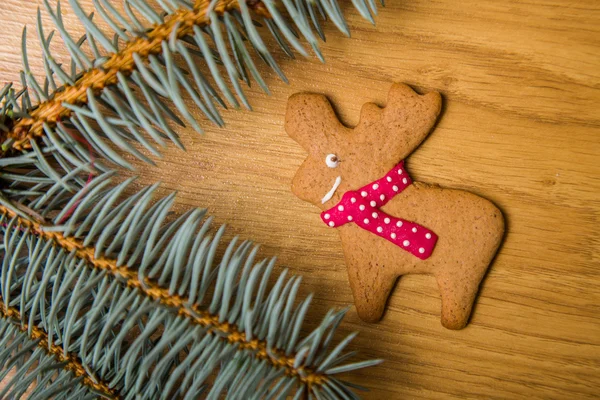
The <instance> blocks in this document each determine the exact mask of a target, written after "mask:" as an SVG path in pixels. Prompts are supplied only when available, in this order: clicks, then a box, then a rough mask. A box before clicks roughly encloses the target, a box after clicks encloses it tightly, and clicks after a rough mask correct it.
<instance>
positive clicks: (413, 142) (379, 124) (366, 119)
mask: <svg viewBox="0 0 600 400" xmlns="http://www.w3.org/2000/svg"><path fill="white" fill-rule="evenodd" d="M441 109H442V97H441V95H440V94H439V93H438V92H429V93H427V94H424V95H420V94H418V93H417V92H415V91H414V90H413V89H412V88H411V87H410V86H408V85H405V84H403V83H396V84H394V85H393V86H392V87H391V89H390V91H389V95H388V100H387V104H386V105H385V107H384V108H380V107H379V106H377V105H376V104H374V103H366V104H364V105H363V107H362V110H361V113H360V122H359V123H358V125H357V126H356V128H355V129H354V130H355V131H356V133H358V134H359V135H358V137H357V140H360V141H361V142H363V143H365V142H369V141H371V142H372V141H373V139H372V137H373V136H374V135H378V138H380V139H381V140H379V141H378V142H377V143H376V145H377V146H379V147H380V148H382V149H385V151H384V152H383V153H384V154H385V155H387V156H389V157H392V158H393V160H391V161H392V162H397V161H398V160H400V159H404V158H406V157H407V156H408V155H409V154H410V153H412V152H413V151H414V150H415V148H417V147H418V146H419V145H420V144H421V142H423V140H425V138H426V137H427V135H428V134H429V132H430V131H431V129H432V128H433V126H434V125H435V122H436V120H437V118H438V116H439V114H440V111H441ZM384 132H385V133H384Z"/></svg>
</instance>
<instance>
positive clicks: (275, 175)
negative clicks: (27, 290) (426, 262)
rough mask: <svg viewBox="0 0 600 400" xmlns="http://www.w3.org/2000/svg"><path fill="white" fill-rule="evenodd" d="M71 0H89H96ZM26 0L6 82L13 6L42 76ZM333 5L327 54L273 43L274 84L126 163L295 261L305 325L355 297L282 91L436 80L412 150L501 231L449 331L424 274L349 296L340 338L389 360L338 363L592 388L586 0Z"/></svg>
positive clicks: (596, 99) (594, 29)
mask: <svg viewBox="0 0 600 400" xmlns="http://www.w3.org/2000/svg"><path fill="white" fill-rule="evenodd" d="M49 1H50V3H51V4H55V0H49ZM111 2H113V3H114V4H117V5H120V4H121V2H120V0H111ZM80 3H81V4H82V6H83V7H84V8H85V9H86V10H90V11H91V10H92V1H91V0H81V1H80ZM38 5H41V0H38V1H35V2H31V1H23V0H4V1H3V2H2V6H3V12H2V13H1V14H0V22H1V26H2V29H0V80H1V81H3V82H7V81H14V82H18V81H19V74H18V71H19V68H20V64H21V55H20V54H21V49H20V43H21V41H20V36H21V30H22V27H23V25H24V24H27V25H28V28H29V32H30V33H29V35H30V49H31V53H30V55H29V63H30V64H31V66H32V69H33V71H34V73H35V74H36V76H38V77H39V76H41V75H42V74H43V65H42V62H41V59H40V58H39V57H38V56H37V51H38V50H39V46H38V45H37V43H36V40H35V29H33V26H34V24H35V19H36V8H37V6H38ZM343 5H344V7H345V10H348V12H349V19H348V24H349V26H350V28H351V31H352V38H345V37H343V36H342V35H341V34H339V33H338V32H337V30H336V29H335V28H334V27H333V26H332V24H331V23H326V24H325V35H326V36H327V42H326V43H325V44H323V45H322V46H321V47H322V51H323V54H324V57H325V59H326V61H327V62H326V64H322V63H321V62H319V61H318V60H317V59H316V58H315V57H313V58H309V59H305V58H302V57H297V58H296V59H295V60H293V61H292V60H289V59H287V58H286V57H285V56H284V55H283V54H281V53H277V54H275V58H276V60H277V61H278V62H279V63H280V65H281V67H282V69H283V70H284V71H285V73H286V75H287V76H288V78H289V80H290V84H289V85H286V84H284V83H283V82H281V81H279V80H278V79H277V77H276V76H275V75H274V74H272V73H266V74H265V79H266V81H267V83H268V84H269V86H270V88H271V92H272V95H271V96H266V95H264V94H263V93H262V92H261V91H260V88H258V87H257V85H253V87H252V88H250V89H249V90H247V91H246V93H247V95H248V99H249V101H250V103H251V104H252V106H253V108H254V111H253V112H248V111H226V112H224V114H223V118H224V120H225V121H226V124H227V126H226V128H225V130H223V129H219V128H217V127H215V126H212V125H211V124H210V122H208V121H206V120H201V124H202V126H203V127H204V128H205V130H206V133H205V135H203V136H201V135H198V134H197V133H196V132H194V131H193V129H191V128H186V129H181V128H178V132H179V133H180V134H181V137H182V140H183V142H184V144H185V145H186V147H187V150H188V151H187V152H182V151H181V150H179V149H177V148H175V147H174V146H171V147H169V148H167V149H166V150H165V153H164V158H163V159H160V160H157V166H156V167H153V166H149V165H144V164H142V163H136V164H135V165H136V167H137V168H138V170H137V171H136V172H135V173H130V175H133V174H136V175H140V183H144V184H151V183H154V182H156V181H158V180H161V181H162V182H163V188H164V189H165V190H177V191H179V194H178V197H177V207H178V208H177V210H178V211H179V212H183V211H186V210H189V208H190V207H194V206H203V207H208V208H209V211H210V213H211V214H212V215H214V217H215V223H216V224H220V223H224V222H227V223H228V226H229V230H228V235H229V236H228V237H229V238H230V237H231V236H233V235H239V236H240V237H241V238H243V239H245V238H252V239H254V240H256V241H257V242H258V243H261V244H262V247H261V251H260V252H259V255H262V256H271V255H277V256H278V257H279V263H278V266H277V271H281V269H282V268H283V267H289V268H290V272H292V273H294V274H301V275H303V282H302V285H301V289H300V290H301V293H300V294H301V295H302V294H303V295H306V294H308V293H311V292H312V293H314V294H315V297H314V300H313V305H312V306H311V309H310V310H309V312H308V315H307V318H306V321H307V324H308V326H309V327H314V326H315V325H316V324H317V323H318V321H320V320H321V318H322V316H323V315H324V314H325V312H326V311H327V309H328V308H329V307H333V306H337V307H344V306H347V305H350V304H352V302H353V297H352V291H351V289H350V286H349V285H348V273H347V269H346V267H345V265H346V261H345V259H344V253H343V249H342V243H341V241H340V238H339V235H338V233H337V232H336V231H335V230H333V229H331V228H328V227H327V226H325V225H324V224H323V223H322V222H321V221H320V220H319V210H318V209H317V208H316V207H315V206H313V205H311V204H309V203H307V202H304V201H302V200H300V199H298V198H297V197H296V196H294V194H293V193H292V192H291V191H290V180H291V179H292V177H293V176H294V174H295V173H296V171H297V170H298V167H299V166H300V165H301V164H302V162H303V160H304V159H305V158H306V151H305V150H304V149H303V148H302V147H301V146H299V145H298V144H297V143H296V142H294V141H293V140H292V139H291V138H290V137H289V136H288V135H287V134H286V133H285V130H284V126H283V124H284V115H285V105H286V102H287V99H288V98H289V97H290V96H291V95H292V94H294V93H297V92H315V93H323V94H325V95H326V96H327V98H329V99H331V102H332V103H333V104H334V105H335V107H336V113H337V114H338V115H339V116H340V118H341V119H342V120H343V121H344V123H345V124H348V125H350V126H354V125H356V123H357V121H358V119H359V115H360V109H361V106H362V105H363V104H364V103H366V102H370V101H374V102H375V103H376V104H379V105H385V104H386V102H387V96H388V92H389V89H390V82H407V83H409V84H410V85H411V86H412V87H415V88H417V89H418V90H419V91H420V92H422V93H425V92H428V91H432V90H437V91H440V92H441V93H442V95H443V98H444V104H443V107H442V116H441V118H440V122H439V123H438V124H437V126H436V127H435V130H434V131H433V133H432V134H431V135H430V136H429V137H428V138H427V140H426V141H425V142H424V143H423V144H422V145H421V146H420V147H419V148H418V149H417V151H415V152H414V153H413V154H412V155H411V156H410V157H409V158H408V160H407V168H408V169H409V171H410V173H411V175H412V177H413V179H415V180H417V181H422V182H437V183H439V184H440V185H442V186H443V187H452V188H459V189H462V190H470V191H474V192H475V193H476V194H477V195H479V196H482V197H485V198H488V199H490V200H491V201H493V202H494V204H497V205H498V206H499V208H500V209H501V210H502V212H503V214H504V216H505V218H506V222H507V227H508V228H507V229H508V231H509V232H510V234H509V235H507V236H506V239H505V240H504V242H503V244H502V249H501V251H500V252H499V253H498V256H497V257H496V259H495V260H494V263H493V266H492V268H490V270H489V273H488V274H487V275H486V278H485V279H484V281H483V283H482V285H481V286H480V292H479V297H478V299H477V301H476V307H475V312H474V313H473V316H472V318H471V320H470V322H469V325H468V326H467V327H466V328H465V329H463V330H462V331H459V332H455V331H450V330H448V329H444V328H442V327H441V326H440V294H439V290H438V288H437V286H436V281H435V278H434V277H432V276H430V275H410V276H407V277H405V278H403V279H400V280H399V281H398V284H397V288H396V289H395V290H394V292H393V295H392V296H390V299H389V303H388V306H387V311H386V313H385V315H384V317H383V319H382V320H381V321H380V322H379V323H377V324H371V323H365V322H363V321H362V320H361V319H360V318H359V317H358V315H357V313H356V310H355V308H354V307H352V308H351V309H350V310H349V312H348V315H347V318H346V319H345V321H344V323H343V324H342V325H341V327H340V335H342V334H348V333H350V332H352V331H355V330H359V331H360V335H359V336H358V337H357V338H356V339H355V340H354V341H353V342H352V344H351V345H350V346H349V350H350V351H358V352H359V355H358V357H359V358H361V359H367V358H384V359H385V360H386V361H385V363H383V364H382V365H380V366H378V367H377V368H373V369H368V370H363V371H358V372H356V373H353V374H344V375H340V378H343V379H347V380H351V381H353V382H356V383H359V384H361V385H364V386H367V387H368V388H370V392H368V393H363V394H362V396H363V397H364V398H365V399H367V400H371V399H444V400H446V399H465V398H468V399H475V398H476V399H481V398H485V399H523V398H528V399H541V398H543V399H550V398H551V399H573V398H577V399H595V398H597V397H598V388H599V387H600V374H598V369H599V368H600V362H599V360H600V290H598V287H600V240H599V238H600V223H599V222H600V199H599V196H598V193H600V180H599V179H598V176H600V165H599V163H598V159H599V158H600V108H599V107H598V104H600V90H599V88H598V82H600V68H598V65H599V64H600V51H599V47H600V43H599V42H598V38H599V37H600V2H597V1H593V0H588V1H581V2H572V1H566V0H530V1H527V2H521V1H509V2H504V3H501V2H498V1H497V0H464V1H462V2H461V3H460V5H458V4H457V2H456V1H455V0H439V1H431V0H414V1H404V0H394V1H387V2H386V7H385V8H382V9H380V10H379V15H378V16H377V17H376V22H377V25H376V26H372V25H371V24H369V23H368V22H365V21H363V20H362V19H361V18H360V16H359V15H358V14H357V13H356V12H354V11H352V6H351V4H350V2H349V1H348V2H344V3H343ZM63 9H65V10H68V9H69V7H68V6H67V5H64V6H63ZM43 18H44V20H45V21H48V22H49V18H47V17H46V16H45V15H43ZM94 19H95V20H96V19H98V18H94ZM74 20H75V16H74V15H73V14H72V12H71V11H68V12H67V14H66V15H65V24H66V25H67V26H68V28H69V29H72V30H73V31H76V32H78V33H79V34H81V33H82V30H81V28H80V26H78V25H77V24H75V23H73V21H74ZM98 21H100V19H98ZM48 33H49V32H48ZM75 36H77V37H79V36H78V35H75ZM61 55H62V56H63V58H62V59H61V62H64V63H65V65H68V60H67V59H66V57H64V51H62V52H61V51H59V52H58V53H57V56H61ZM257 65H258V66H259V68H261V71H266V69H265V68H263V66H262V63H260V62H257ZM186 101H187V102H188V103H187V104H188V105H189V106H190V108H191V109H192V110H194V107H193V103H192V102H191V101H190V99H186ZM128 160H130V161H131V162H135V161H134V160H132V159H130V158H128ZM311 324H312V325H311ZM0 386H1V383H0Z"/></svg>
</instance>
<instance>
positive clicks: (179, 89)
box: [0, 0, 376, 168]
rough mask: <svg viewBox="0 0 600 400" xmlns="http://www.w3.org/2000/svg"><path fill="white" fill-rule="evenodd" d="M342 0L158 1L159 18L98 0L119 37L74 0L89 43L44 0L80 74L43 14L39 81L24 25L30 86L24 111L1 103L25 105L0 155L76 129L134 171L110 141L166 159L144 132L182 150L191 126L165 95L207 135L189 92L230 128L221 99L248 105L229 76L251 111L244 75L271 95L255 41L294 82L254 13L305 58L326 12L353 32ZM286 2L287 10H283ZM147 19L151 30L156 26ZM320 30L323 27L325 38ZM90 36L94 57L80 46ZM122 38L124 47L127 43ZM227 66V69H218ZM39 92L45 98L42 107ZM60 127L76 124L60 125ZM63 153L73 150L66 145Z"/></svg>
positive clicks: (2, 129) (2, 133) (2, 138)
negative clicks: (56, 51) (181, 130)
mask: <svg viewBox="0 0 600 400" xmlns="http://www.w3.org/2000/svg"><path fill="white" fill-rule="evenodd" d="M337 1H338V0H298V1H296V2H291V1H289V0H282V1H281V3H277V2H276V0H252V1H248V0H212V1H211V2H210V3H209V1H208V0H196V1H195V3H194V5H193V7H190V5H189V4H188V3H187V0H170V3H171V5H168V4H166V3H165V2H164V1H158V4H159V5H160V7H161V8H162V10H163V13H164V14H159V13H157V12H155V11H154V10H153V9H152V7H150V6H149V5H148V4H147V3H146V0H135V1H131V2H128V1H126V2H125V3H124V5H125V11H126V14H127V17H125V16H123V15H122V14H121V13H120V12H119V11H118V10H117V9H116V8H114V6H112V5H111V4H110V3H108V2H107V1H106V0H95V5H96V9H97V12H98V14H99V15H100V16H101V17H102V18H103V19H104V20H105V21H106V22H107V24H108V25H109V27H110V28H111V29H112V31H113V34H114V38H113V40H112V41H111V40H110V39H109V38H108V37H107V36H105V35H104V33H103V32H102V31H101V30H100V28H99V27H98V26H97V25H96V23H95V22H94V21H93V20H92V16H91V14H90V15H88V14H86V12H85V11H84V10H83V9H82V8H81V5H80V4H79V2H78V0H69V2H70V4H71V7H72V8H73V10H74V12H75V14H76V15H77V17H78V18H79V20H80V22H81V23H82V24H83V26H84V28H85V30H86V34H85V35H84V36H83V37H82V38H81V39H80V40H75V38H73V37H71V35H70V34H69V33H68V32H67V30H66V29H65V26H64V23H63V21H62V17H61V7H60V1H59V2H58V3H57V8H56V10H54V9H52V7H51V6H50V5H49V3H48V0H44V5H45V8H46V10H47V12H48V13H49V14H50V16H51V18H52V19H53V22H54V25H55V26H56V28H57V30H58V32H59V33H60V36H61V37H62V39H63V42H64V45H65V47H66V48H67V50H68V51H69V54H70V56H71V66H72V71H71V73H70V74H69V73H67V72H66V71H65V70H64V69H63V68H62V66H61V65H59V64H57V62H56V61H55V59H54V57H53V55H52V53H51V51H50V48H49V45H50V41H51V40H52V37H53V34H52V33H51V34H50V35H48V36H46V35H45V33H44V28H43V25H42V20H41V15H40V13H39V11H38V27H37V28H38V29H37V31H38V37H39V40H40V42H41V45H42V49H43V61H44V66H45V71H46V77H45V81H44V83H43V84H41V83H39V82H37V80H36V79H35V78H34V76H33V74H32V73H31V71H30V69H29V63H28V55H27V45H26V44H27V31H26V30H24V32H23V39H22V47H23V68H24V70H23V72H22V83H23V85H24V86H25V87H26V89H27V90H26V91H25V93H24V96H23V98H22V104H21V107H18V106H17V105H16V103H15V104H12V103H14V102H12V103H11V100H12V99H9V98H3V97H5V96H1V95H0V101H4V104H5V105H6V106H10V107H13V108H15V107H16V108H15V109H16V110H17V111H18V113H17V114H18V115H14V119H12V120H11V121H9V122H10V123H5V124H4V126H2V125H0V143H2V149H1V151H2V152H5V151H6V150H12V151H13V152H14V151H17V152H23V151H25V152H27V151H30V150H32V149H33V148H34V144H33V142H34V141H35V140H37V139H39V138H41V137H44V136H47V137H48V138H49V140H48V143H50V144H52V145H53V146H55V147H59V146H61V144H60V143H59V141H60V140H61V139H62V140H63V141H65V138H66V139H68V136H69V134H65V130H66V131H69V130H74V131H76V132H77V135H80V136H81V137H82V138H83V140H84V141H85V142H86V143H89V144H90V145H91V146H92V147H93V149H94V151H96V152H97V153H98V154H100V155H101V156H102V157H104V158H106V159H108V160H110V161H112V162H114V163H116V164H118V165H121V166H123V167H126V168H132V166H131V164H129V163H128V162H127V161H125V160H124V159H123V158H122V157H120V156H119V155H118V154H117V153H116V152H115V151H114V150H112V149H111V148H110V146H109V145H108V144H109V143H110V144H112V145H115V146H117V147H119V148H120V149H122V150H124V151H126V152H129V153H131V154H133V155H135V156H136V157H138V158H140V159H141V160H144V161H146V162H150V163H151V162H152V161H151V159H150V158H148V157H147V156H145V155H144V154H143V153H141V152H140V151H139V150H138V149H136V148H135V147H133V146H131V144H129V143H128V141H134V142H139V143H140V144H142V145H143V146H144V147H145V148H146V149H147V150H149V151H150V152H151V153H153V154H154V155H157V156H159V155H160V152H159V150H158V149H156V148H155V146H154V144H152V143H151V141H149V140H148V139H147V138H146V137H145V136H144V135H143V134H142V133H141V132H140V129H143V130H144V131H146V133H147V134H148V135H149V136H150V138H151V139H152V140H153V141H154V142H155V143H156V144H158V145H159V146H164V145H165V141H164V139H165V138H168V139H170V140H171V141H173V142H174V143H175V144H176V145H178V146H179V147H182V148H183V145H182V143H181V142H180V140H179V138H178V136H177V134H176V133H175V132H174V131H173V129H172V128H171V126H170V123H169V120H170V121H173V122H175V123H178V124H183V123H184V122H183V121H182V120H181V119H180V118H179V117H178V116H177V115H175V114H174V113H173V112H172V111H171V110H170V109H169V107H168V105H166V104H164V100H169V101H170V102H172V104H173V105H174V106H175V108H176V109H177V111H178V113H179V115H180V116H182V117H183V119H184V120H185V121H187V122H188V123H189V124H191V125H192V126H193V127H194V128H195V129H196V130H197V131H199V132H201V131H202V129H201V127H200V126H199V124H198V122H197V121H196V118H195V117H193V116H192V114H191V112H190V111H189V109H188V107H187V105H186V104H185V102H184V100H183V94H187V95H189V96H190V97H191V98H192V100H193V101H194V103H195V104H196V106H197V107H198V108H199V109H200V111H201V112H202V113H203V114H204V115H205V116H206V117H208V119H210V120H211V121H212V122H214V123H215V124H217V125H219V126H221V125H223V120H222V118H221V116H220V114H219V111H218V109H217V108H216V107H215V104H214V103H217V105H220V106H223V107H225V106H226V104H225V102H224V101H223V100H222V99H221V97H220V95H222V96H224V97H225V99H226V100H227V102H228V103H230V104H231V105H232V106H234V107H235V108H237V107H239V102H238V99H236V97H235V95H234V93H233V92H232V91H231V90H230V89H229V87H228V83H227V82H226V80H225V79H224V75H226V76H227V77H228V80H229V84H231V86H233V89H234V92H235V94H236V95H237V97H238V98H239V101H241V103H242V104H243V105H244V106H245V107H247V108H248V109H251V107H250V104H249V102H248V100H247V99H246V97H245V95H244V92H243V90H242V88H241V86H240V83H239V81H240V80H242V81H244V82H246V83H247V84H250V77H252V78H254V80H256V81H257V82H258V84H259V85H260V86H261V87H262V88H263V89H264V90H265V91H266V92H267V93H268V87H267V85H266V83H265V82H264V80H263V78H262V77H261V74H260V72H259V71H258V69H257V67H256V65H255V63H254V61H253V59H252V57H251V55H250V52H249V51H248V49H247V44H250V45H251V47H252V48H254V50H255V51H256V53H257V54H258V56H259V57H260V58H261V59H262V60H263V61H264V62H265V63H266V64H267V65H268V66H269V67H270V68H271V69H272V70H273V71H275V72H276V73H277V74H278V75H279V76H280V77H281V78H282V79H283V80H284V81H286V82H287V79H286V77H285V75H284V74H283V72H282V71H281V69H280V68H279V66H278V65H277V63H276V61H275V59H274V57H273V55H272V54H271V51H270V49H269V47H268V46H267V45H266V44H265V42H264V40H263V36H264V33H263V32H264V31H262V32H261V31H259V30H258V29H257V28H256V27H255V26H254V21H253V20H252V18H253V17H257V18H259V19H261V20H262V21H263V22H264V23H265V25H266V26H267V28H268V31H269V32H270V33H271V34H272V35H273V37H274V38H275V41H276V43H277V45H278V46H279V47H280V48H281V49H283V50H284V51H285V52H286V53H288V55H290V56H293V53H292V52H291V50H290V48H289V46H291V47H292V48H294V50H296V51H297V52H299V53H300V54H302V55H305V56H306V55H308V54H307V52H306V50H305V49H304V47H303V46H302V44H301V43H300V41H299V38H300V37H302V38H304V39H305V40H307V41H308V43H309V44H310V46H311V48H312V49H313V50H314V52H315V53H316V54H317V56H318V57H319V58H320V59H321V60H322V59H323V57H322V55H321V53H320V51H319V47H318V39H317V36H320V37H321V38H323V33H322V29H321V23H320V18H319V17H318V15H320V16H321V18H325V17H328V18H330V19H331V20H332V21H333V22H334V23H335V25H336V26H337V27H338V28H339V29H340V30H341V31H342V32H344V33H346V34H348V27H347V25H346V23H345V20H344V17H343V13H342V11H341V9H340V7H339V5H338V4H337ZM367 1H368V3H367ZM353 4H354V6H355V7H356V8H357V9H358V10H359V11H360V13H361V15H363V16H364V17H365V18H367V19H369V20H371V21H373V17H372V14H374V13H376V7H375V4H374V2H373V0H354V1H353ZM131 7H133V8H135V10H136V11H138V13H139V14H140V15H142V16H143V20H142V21H140V20H138V17H136V16H135V14H134V13H133V12H132V9H131ZM315 7H316V8H315ZM280 8H282V9H284V10H285V13H281V12H280V11H279V9H280ZM316 10H318V12H317V13H316V12H315V11H316ZM285 14H287V15H288V16H289V18H286V15H285ZM147 25H151V26H152V27H151V28H150V29H149V30H147V29H145V26H147ZM313 29H316V31H317V34H316V35H315V33H314V32H313ZM86 41H87V42H88V46H89V48H90V51H91V52H92V55H93V56H94V57H93V58H90V57H88V55H87V54H86V52H84V51H83V49H82V48H81V46H82V45H83V43H84V42H86ZM121 42H123V43H124V47H123V48H121V49H119V47H120V46H119V45H120V43H121ZM176 55H179V56H180V58H181V59H182V60H183V61H182V63H177V62H175V56H176ZM199 61H200V62H201V63H203V64H205V66H206V67H207V68H208V70H209V73H210V76H211V77H212V79H213V81H214V83H215V84H216V89H215V88H213V86H212V84H211V83H210V82H209V81H208V79H207V78H206V77H205V76H204V74H203V73H202V71H201V69H200V68H198V65H197V64H198V62H199ZM180 64H181V65H180ZM219 64H222V66H223V68H219ZM223 70H224V71H223ZM223 72H225V74H224V73H223ZM60 83H62V86H61V85H60ZM31 96H33V97H34V98H36V99H38V100H39V101H40V102H39V103H38V104H36V105H34V104H33V103H32V101H31ZM142 100H143V101H142ZM61 123H65V124H67V125H68V127H67V128H65V127H64V126H60V124H61ZM94 124H96V125H97V127H96V126H94ZM66 141H67V142H69V140H66ZM107 141H108V142H109V143H106V142H107ZM63 147H64V145H63ZM57 150H58V149H57ZM53 153H54V152H51V155H53ZM62 153H66V154H69V153H68V150H64V149H63V150H62ZM0 155H2V153H0ZM63 157H64V158H66V159H67V161H68V162H69V163H71V164H72V165H75V166H77V165H79V164H81V163H84V161H85V160H84V159H82V158H81V157H80V156H79V155H77V154H69V155H65V154H63ZM88 161H89V160H88Z"/></svg>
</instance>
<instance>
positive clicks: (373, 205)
mask: <svg viewBox="0 0 600 400" xmlns="http://www.w3.org/2000/svg"><path fill="white" fill-rule="evenodd" d="M369 204H371V207H375V206H376V205H377V203H375V200H371V202H370V203H369Z"/></svg>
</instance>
